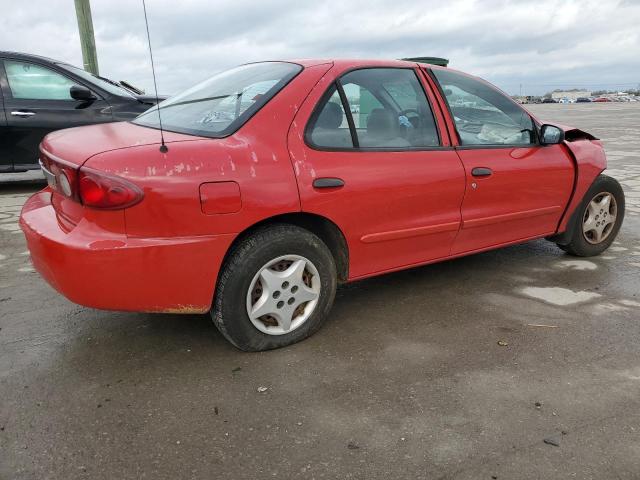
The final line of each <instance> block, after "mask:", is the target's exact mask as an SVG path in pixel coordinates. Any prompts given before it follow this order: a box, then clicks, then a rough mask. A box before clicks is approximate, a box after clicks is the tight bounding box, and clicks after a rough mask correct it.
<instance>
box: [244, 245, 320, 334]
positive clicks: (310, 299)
mask: <svg viewBox="0 0 640 480" xmlns="http://www.w3.org/2000/svg"><path fill="white" fill-rule="evenodd" d="M320 285H321V283H320V274H319V273H318V269H317V268H316V267H315V265H314V264H313V263H312V262H311V261H310V260H309V259H307V258H304V257H301V256H299V255H284V256H281V257H278V258H275V259H273V260H271V261H270V262H268V263H266V264H265V265H264V266H263V267H262V268H260V269H259V270H258V273H256V274H255V276H254V277H253V280H251V283H250V285H249V291H248V292H247V314H248V316H249V320H251V323H253V325H254V326H255V327H256V328H257V329H258V330H260V331H261V332H262V333H266V334H267V335H284V334H287V333H290V332H292V331H294V330H296V329H298V328H300V327H301V326H302V325H303V324H304V323H305V322H306V321H307V320H308V319H309V317H310V316H311V314H312V313H313V311H314V310H315V308H316V306H317V304H318V299H319V298H320Z"/></svg>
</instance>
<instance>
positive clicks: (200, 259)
mask: <svg viewBox="0 0 640 480" xmlns="http://www.w3.org/2000/svg"><path fill="white" fill-rule="evenodd" d="M20 227H21V228H22V231H23V232H24V235H25V237H26V239H27V245H28V248H29V251H30V253H31V259H32V261H33V265H34V267H35V269H36V270H37V271H38V272H39V273H40V274H41V275H42V276H43V277H44V278H45V280H46V281H47V282H49V284H51V286H52V287H53V288H55V289H56V290H57V291H59V292H60V293H61V294H63V295H64V296H65V297H67V298H68V299H69V300H71V301H73V302H75V303H78V304H81V305H85V306H88V307H93V308H100V309H107V310H127V311H146V312H170V313H204V312H207V311H208V310H209V308H210V307H211V302H212V299H213V292H214V288H215V281H216V278H217V277H218V271H219V268H220V264H221V263H222V260H223V258H224V255H225V253H226V251H227V249H228V247H229V245H230V244H231V242H232V241H233V235H217V236H199V237H185V238H167V239H165V238H129V237H127V236H126V235H119V234H116V233H113V232H107V231H104V230H101V229H99V228H97V227H96V225H95V224H93V223H90V222H87V221H85V220H81V221H80V222H79V223H78V225H77V226H75V228H73V229H72V230H71V231H67V230H65V229H63V228H62V227H61V226H60V224H59V223H58V218H57V216H56V212H55V210H54V209H53V207H52V205H51V193H50V192H49V191H48V190H47V189H45V190H43V191H42V192H39V193H36V194H35V195H33V196H32V197H31V198H29V200H27V202H26V203H25V205H24V207H23V208H22V213H21V214H20Z"/></svg>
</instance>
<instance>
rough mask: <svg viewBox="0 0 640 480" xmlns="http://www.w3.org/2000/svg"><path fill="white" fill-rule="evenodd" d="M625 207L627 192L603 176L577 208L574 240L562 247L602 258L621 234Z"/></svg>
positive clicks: (580, 254) (572, 253)
mask: <svg viewBox="0 0 640 480" xmlns="http://www.w3.org/2000/svg"><path fill="white" fill-rule="evenodd" d="M624 206H625V203H624V193H623V191H622V187H621V186H620V184H619V183H618V182H617V180H615V179H614V178H611V177H608V176H606V175H600V176H599V177H598V178H597V179H596V180H595V182H593V185H591V187H590V188H589V190H588V191H587V193H586V194H585V197H584V200H583V202H582V204H581V205H580V206H579V207H578V217H577V218H576V221H575V222H573V232H572V234H571V241H570V242H569V243H568V244H567V245H564V246H563V247H561V248H562V249H563V250H565V251H566V252H567V253H569V254H571V255H576V256H579V257H591V256H594V255H600V254H601V253H602V252H604V251H605V250H606V249H607V248H609V246H610V245H611V244H612V243H613V241H614V240H615V238H616V235H618V231H619V230H620V226H621V225H622V220H623V218H624Z"/></svg>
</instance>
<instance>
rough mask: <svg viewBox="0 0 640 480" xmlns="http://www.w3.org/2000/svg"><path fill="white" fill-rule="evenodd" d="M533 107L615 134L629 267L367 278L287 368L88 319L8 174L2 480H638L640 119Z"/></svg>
mask: <svg viewBox="0 0 640 480" xmlns="http://www.w3.org/2000/svg"><path fill="white" fill-rule="evenodd" d="M532 110H534V111H535V112H536V113H537V114H539V116H541V117H542V118H544V119H546V120H549V121H557V122H559V123H563V124H569V125H575V126H577V127H580V128H583V129H585V130H587V131H589V132H591V133H593V134H595V135H596V136H598V137H600V138H602V139H603V140H604V143H605V146H606V149H607V153H608V157H609V164H610V169H609V172H608V173H609V174H610V175H612V176H614V177H616V178H618V179H619V180H620V181H621V182H622V184H623V187H624V189H625V192H626V195H627V216H626V219H625V223H624V225H623V227H622V230H621V232H620V235H619V237H618V239H617V241H616V243H615V244H614V245H613V246H612V248H611V249H610V250H609V251H607V252H606V253H605V254H603V255H602V256H600V257H595V258H589V259H577V258H574V257H570V256H568V255H566V254H564V253H563V252H562V251H560V250H559V249H558V248H557V247H556V246H555V245H553V244H550V243H548V242H546V241H544V240H540V241H534V242H529V243H526V244H523V245H518V246H514V247H509V248H505V249H502V250H497V251H493V252H488V253H483V254H479V255H474V256H470V257H466V258H462V259H458V260H453V261H449V262H445V263H440V264H437V265H432V266H427V267H422V268H416V269H412V270H409V271H404V272H400V273H395V274H390V275H386V276H382V277H378V278H374V279H370V280H366V281H361V282H357V283H353V284H349V285H346V286H343V287H341V288H340V289H339V291H338V295H337V300H336V304H335V307H334V309H333V311H332V313H331V318H330V319H329V321H328V322H327V324H326V325H325V327H324V328H323V329H322V330H321V331H320V332H318V333H317V334H316V335H315V336H314V337H312V338H310V339H308V340H306V341H304V342H302V343H300V344H297V345H294V346H292V347H289V348H286V349H281V350H277V351H271V352H267V353H256V354H247V353H241V352H239V351H237V350H235V349H234V348H233V347H232V346H231V345H229V344H228V343H227V342H226V341H225V340H224V339H223V338H222V336H221V335H220V334H219V333H218V332H217V331H216V329H215V327H214V326H213V324H212V323H211V322H210V320H209V318H208V317H207V316H204V315H203V316H180V315H150V314H133V313H117V312H103V311H98V310H92V309H88V308H84V307H80V306H77V305H74V304H72V303H70V302H69V301H67V300H66V299H64V298H63V297H61V296H60V295H58V294H57V293H56V292H55V291H53V290H52V289H51V288H50V287H49V286H48V285H47V284H46V283H45V282H44V281H43V280H42V279H41V278H40V277H39V276H38V274H36V273H35V272H34V271H33V269H32V268H31V267H30V262H29V257H28V254H27V252H26V248H25V242H24V239H23V236H22V233H21V232H20V230H19V229H18V227H17V216H18V214H19V210H20V207H21V205H22V203H23V202H24V201H25V199H26V198H27V196H28V195H29V194H30V193H32V192H34V191H35V190H36V189H37V188H38V185H39V184H38V183H37V180H33V179H32V178H33V175H31V176H30V175H27V176H26V180H20V181H17V180H16V177H15V176H14V177H13V180H11V179H8V176H7V175H4V176H0V181H2V182H3V183H1V184H0V479H2V480H5V479H7V480H8V479H11V480H13V479H75V478H87V479H142V478H149V479H165V478H166V479H211V478H224V479H226V478H229V479H262V478H287V479H288V478H305V479H320V478H330V479H377V478H380V479H396V478H398V479H399V478H401V479H405V478H407V479H423V478H424V479H474V480H475V479H495V478H498V479H524V478H526V479H528V478H532V479H533V478H535V479H543V478H544V479H556V478H571V479H573V478H577V479H591V478H593V479H604V478H607V479H609V478H612V479H613V478H617V479H638V478H640V135H639V133H638V132H639V131H640V104H600V105H598V104H591V105H590V104H577V105H539V106H534V107H533V108H532ZM19 178H20V179H22V178H25V176H22V177H19ZM261 387H266V390H264V388H261ZM259 390H264V391H259Z"/></svg>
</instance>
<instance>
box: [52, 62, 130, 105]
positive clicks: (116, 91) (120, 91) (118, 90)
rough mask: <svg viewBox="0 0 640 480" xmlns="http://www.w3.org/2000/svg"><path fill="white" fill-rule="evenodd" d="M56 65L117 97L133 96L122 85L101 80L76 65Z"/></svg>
mask: <svg viewBox="0 0 640 480" xmlns="http://www.w3.org/2000/svg"><path fill="white" fill-rule="evenodd" d="M58 66H59V67H62V68H64V69H65V70H68V71H70V72H71V73H73V74H75V75H77V76H79V77H80V78H82V79H83V80H86V81H87V82H89V83H93V84H94V85H97V86H98V87H100V88H101V89H103V90H105V91H107V92H109V93H110V94H112V95H118V96H119V97H122V96H127V97H133V95H131V92H129V91H128V90H126V89H124V88H123V87H119V86H117V85H114V84H113V83H109V82H107V81H106V80H103V79H102V78H100V77H96V76H95V75H93V74H91V73H89V72H87V71H86V70H83V69H81V68H78V67H74V66H73V65H67V64H66V63H59V64H58ZM133 98H135V97H133Z"/></svg>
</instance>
